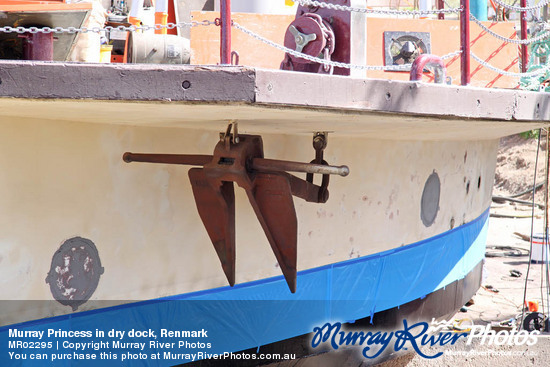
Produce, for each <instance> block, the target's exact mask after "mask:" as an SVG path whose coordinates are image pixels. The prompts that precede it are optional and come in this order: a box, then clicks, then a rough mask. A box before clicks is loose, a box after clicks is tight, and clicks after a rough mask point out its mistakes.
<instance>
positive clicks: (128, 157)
mask: <svg viewBox="0 0 550 367" xmlns="http://www.w3.org/2000/svg"><path fill="white" fill-rule="evenodd" d="M212 159H213V156H211V155H200V154H195V155H193V154H146V153H145V154H144V153H130V152H127V153H124V156H123V160H124V162H126V163H130V162H144V163H165V164H180V165H189V166H204V165H205V164H207V163H209V162H211V161H212ZM250 168H251V169H253V170H257V171H271V172H285V171H286V172H304V173H318V174H322V175H339V176H342V177H345V176H347V175H348V174H349V168H348V166H328V165H324V164H315V163H302V162H292V161H282V160H277V159H265V158H254V159H252V161H251V163H250Z"/></svg>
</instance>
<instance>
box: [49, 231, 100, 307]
mask: <svg viewBox="0 0 550 367" xmlns="http://www.w3.org/2000/svg"><path fill="white" fill-rule="evenodd" d="M103 271H104V269H103V267H102V266H101V260H100V259H99V254H98V252H97V248H96V247H95V245H94V243H93V242H92V241H90V240H88V239H86V238H81V237H74V238H71V239H69V240H67V241H65V242H64V243H63V245H61V247H60V248H59V250H57V251H56V252H55V254H54V255H53V258H52V264H51V267H50V271H49V273H48V276H47V277H46V283H48V284H49V285H50V290H51V292H52V295H53V298H55V299H56V300H57V301H58V302H59V303H61V304H62V305H65V306H71V307H72V309H73V311H75V310H76V309H77V308H78V307H79V306H80V305H82V304H84V303H85V302H86V301H87V300H88V299H90V297H91V296H92V294H93V293H94V291H95V290H96V288H97V285H98V283H99V277H100V275H101V274H103Z"/></svg>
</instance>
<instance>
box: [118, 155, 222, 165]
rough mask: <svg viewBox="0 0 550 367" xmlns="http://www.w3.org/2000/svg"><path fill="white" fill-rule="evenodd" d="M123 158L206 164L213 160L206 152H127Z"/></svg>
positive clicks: (125, 160)
mask: <svg viewBox="0 0 550 367" xmlns="http://www.w3.org/2000/svg"><path fill="white" fill-rule="evenodd" d="M122 159H123V160H124V162H126V163H130V162H145V163H165V164H182V165H188V166H204V165H205V164H206V163H209V162H211V161H212V156H211V155H206V154H147V153H130V152H126V153H124V155H123V156H122Z"/></svg>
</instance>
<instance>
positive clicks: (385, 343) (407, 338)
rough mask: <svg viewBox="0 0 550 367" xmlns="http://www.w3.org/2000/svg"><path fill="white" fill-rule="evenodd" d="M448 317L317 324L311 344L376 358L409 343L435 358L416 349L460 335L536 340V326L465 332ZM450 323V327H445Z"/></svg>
mask: <svg viewBox="0 0 550 367" xmlns="http://www.w3.org/2000/svg"><path fill="white" fill-rule="evenodd" d="M452 325H453V322H452V321H440V322H438V321H435V320H433V319H432V322H431V323H430V324H428V323H427V322H418V323H416V324H409V323H408V322H407V320H403V329H401V330H394V331H356V330H354V331H347V330H344V329H343V328H342V324H341V323H339V322H336V323H328V322H327V323H326V324H324V325H323V326H321V327H315V328H313V338H312V340H311V346H312V347H313V348H317V347H319V346H321V345H327V344H328V345H329V346H330V347H332V348H333V349H334V350H337V349H339V348H340V347H343V346H358V347H361V348H362V351H361V353H362V355H363V356H364V357H365V358H369V359H372V358H376V357H378V356H380V355H381V354H382V353H383V352H384V351H386V350H388V348H391V347H393V350H394V351H396V352H397V351H400V350H402V349H403V350H408V349H409V348H410V347H412V348H413V350H414V351H415V352H416V353H417V354H418V355H420V356H422V357H424V358H428V359H432V358H437V357H440V356H441V355H443V352H439V353H436V354H434V355H426V354H424V353H422V351H421V350H420V348H421V347H424V346H444V345H453V344H455V343H456V342H457V341H458V340H460V339H466V344H467V345H470V344H471V343H472V341H473V340H474V339H476V338H479V341H480V344H482V345H524V344H525V345H534V344H536V343H537V335H538V334H540V332H539V331H538V330H533V331H531V332H528V331H526V330H520V331H517V330H516V329H515V328H514V329H512V330H500V331H498V332H497V331H495V330H492V329H491V325H487V326H484V325H483V326H482V325H472V326H471V327H470V328H469V330H468V331H469V332H465V331H454V330H452ZM449 327H451V331H446V330H447V329H449Z"/></svg>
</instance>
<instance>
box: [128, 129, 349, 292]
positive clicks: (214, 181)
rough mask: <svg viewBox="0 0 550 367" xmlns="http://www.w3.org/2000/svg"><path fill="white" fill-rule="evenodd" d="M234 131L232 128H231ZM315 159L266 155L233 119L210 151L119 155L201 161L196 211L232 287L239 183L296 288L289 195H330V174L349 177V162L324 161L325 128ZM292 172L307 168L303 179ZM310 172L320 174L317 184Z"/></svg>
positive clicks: (258, 140) (317, 199) (313, 198)
mask: <svg viewBox="0 0 550 367" xmlns="http://www.w3.org/2000/svg"><path fill="white" fill-rule="evenodd" d="M232 130H233V132H232ZM313 145H314V148H315V151H316V159H314V160H313V161H312V163H301V162H292V161H282V160H274V159H265V158H264V152H263V141H262V137H261V136H259V135H239V134H238V131H237V123H233V122H232V123H230V124H229V125H228V127H227V130H226V132H225V133H220V142H218V144H217V145H216V147H215V148H214V154H213V155H189V154H140V153H130V152H126V153H124V156H123V160H124V161H125V162H127V163H130V162H148V163H165V164H181V165H191V166H202V168H191V169H190V170H189V179H190V181H191V187H192V189H193V195H194V196H195V203H196V205H197V209H198V212H199V216H200V218H201V220H202V222H203V224H204V226H205V228H206V231H207V232H208V236H209V237H210V240H211V241H212V244H213V245H214V248H215V250H216V253H217V255H218V258H219V260H220V262H221V265H222V268H223V271H224V273H225V276H226V277H227V280H228V282H229V284H230V285H231V286H233V285H234V284H235V192H234V187H233V183H236V184H237V185H239V186H240V187H241V188H243V189H244V190H245V192H246V194H247V197H248V200H249V201H250V204H251V205H252V208H253V209H254V212H255V214H256V216H257V218H258V220H259V222H260V224H261V226H262V228H263V230H264V232H265V235H266V237H267V239H268V241H269V244H270V245H271V248H272V250H273V253H274V254H275V257H276V258H277V261H278V263H279V266H280V268H281V270H282V272H283V275H284V277H285V279H286V282H287V284H288V287H289V288H290V291H291V292H292V293H294V292H295V291H296V264H297V233H298V223H297V218H296V210H295V208H294V201H293V199H292V196H297V197H299V198H302V199H304V200H306V201H308V202H314V203H324V202H326V201H327V200H328V182H329V180H328V177H329V175H331V174H337V175H340V176H347V175H348V174H349V168H348V167H347V166H329V165H328V164H327V162H326V161H324V160H323V150H324V148H325V147H326V133H316V134H315V135H314V142H313ZM287 171H290V172H305V173H307V179H306V180H303V179H300V178H298V177H296V176H294V175H291V174H290V173H288V172H287ZM313 174H322V175H323V179H322V184H321V186H318V185H315V184H314V183H313Z"/></svg>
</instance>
